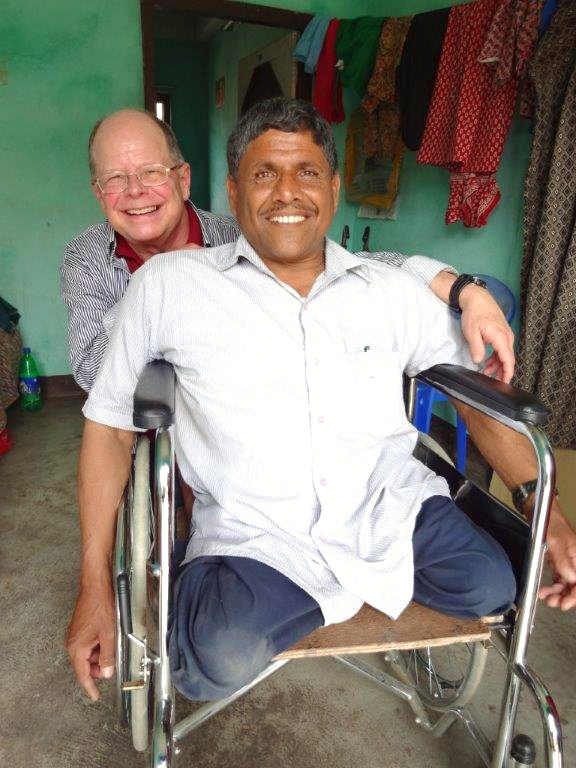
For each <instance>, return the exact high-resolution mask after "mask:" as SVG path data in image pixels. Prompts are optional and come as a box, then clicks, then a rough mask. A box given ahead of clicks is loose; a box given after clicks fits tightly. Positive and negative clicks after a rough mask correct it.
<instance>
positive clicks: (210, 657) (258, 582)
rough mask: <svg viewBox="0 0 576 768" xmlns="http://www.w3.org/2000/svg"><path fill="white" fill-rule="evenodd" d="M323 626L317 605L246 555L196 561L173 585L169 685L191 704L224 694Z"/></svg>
mask: <svg viewBox="0 0 576 768" xmlns="http://www.w3.org/2000/svg"><path fill="white" fill-rule="evenodd" d="M323 623H324V618H323V616H322V611H321V610H320V608H319V606H318V603H317V602H316V601H315V600H314V599H313V598H312V597H310V595H308V594H307V593H306V592H305V591H304V590H303V589H301V588H300V587H298V586H297V585H296V584H294V583H293V582H292V581H290V579H288V578H287V577H286V576H283V575H282V574H281V573H279V572H278V571H276V570H275V569H274V568H270V567H269V566H267V565H264V564H263V563H259V562H258V561H257V560H252V559H250V558H247V557H228V556H210V557H200V558H197V559H195V560H193V561H192V562H190V563H187V564H186V565H184V566H183V567H182V569H181V571H180V575H179V576H178V578H177V580H176V583H175V585H174V602H173V611H172V616H171V626H170V640H169V651H170V667H171V670H172V679H173V681H174V685H175V686H176V687H177V688H178V690H179V691H180V692H181V693H182V694H184V696H187V697H188V698H189V699H194V700H199V701H209V700H214V699H221V698H224V697H225V696H229V695H230V694H231V693H233V692H234V691H236V690H238V689H239V688H241V687H242V686H243V685H245V684H246V683H248V682H250V681H251V680H253V679H254V677H256V675H258V674H259V673H260V672H261V671H262V670H263V669H265V667H266V666H267V665H268V663H269V662H270V661H271V659H272V658H273V657H274V656H275V655H276V654H277V653H280V652H281V651H283V650H285V649H286V648H289V647H290V646H291V645H293V644H294V643H296V642H297V641H298V640H299V639H300V638H302V637H304V636H305V635H307V634H308V633H309V632H312V630H314V629H316V628H317V627H319V626H322V624H323Z"/></svg>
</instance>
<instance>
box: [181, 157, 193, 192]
mask: <svg viewBox="0 0 576 768" xmlns="http://www.w3.org/2000/svg"><path fill="white" fill-rule="evenodd" d="M191 175H192V174H191V171H190V166H189V164H188V163H184V164H183V165H181V166H180V168H178V180H179V183H180V191H181V192H182V199H183V200H188V198H189V197H190V179H191Z"/></svg>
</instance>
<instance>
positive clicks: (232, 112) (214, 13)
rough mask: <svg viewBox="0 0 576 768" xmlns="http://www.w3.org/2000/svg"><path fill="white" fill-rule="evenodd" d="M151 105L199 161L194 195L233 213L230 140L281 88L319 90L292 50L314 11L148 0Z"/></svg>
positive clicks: (286, 91) (212, 0)
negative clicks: (242, 119)
mask: <svg viewBox="0 0 576 768" xmlns="http://www.w3.org/2000/svg"><path fill="white" fill-rule="evenodd" d="M141 14H142V40H143V61H144V88H145V103H146V108H147V109H149V110H151V111H153V112H154V113H155V114H157V115H158V117H160V118H161V119H163V120H165V121H166V122H168V123H169V124H170V125H171V126H172V128H173V130H174V132H175V134H176V136H177V138H178V140H179V143H180V145H181V148H182V151H183V154H184V157H185V158H186V160H187V161H188V162H189V163H190V165H191V168H192V184H191V193H190V196H191V199H192V200H193V202H194V203H195V204H196V205H197V206H199V207H200V208H204V209H207V210H210V211H212V212H214V213H220V214H225V213H228V203H227V199H226V191H225V180H226V173H227V170H226V142H227V139H228V136H229V134H230V131H231V130H232V129H233V127H234V125H235V124H236V121H237V120H238V117H239V116H240V115H241V114H242V113H243V112H244V111H246V109H247V108H249V107H250V106H251V105H252V104H254V103H256V102H257V101H260V100H262V99H263V98H268V97H270V96H274V95H285V96H289V97H295V96H296V97H299V98H307V99H310V98H311V78H310V76H308V75H306V74H305V73H304V70H303V67H302V65H301V64H298V63H297V62H296V61H295V60H294V59H293V56H292V52H293V49H294V46H295V45H296V42H297V40H298V35H299V32H301V31H302V30H303V29H304V28H305V26H306V25H307V24H308V22H309V21H310V19H311V18H312V17H311V16H310V15H309V14H304V13H294V12H292V11H287V10H282V9H278V8H268V7H266V6H259V5H248V4H245V3H235V2H229V0H155V2H154V3H152V2H149V0H141Z"/></svg>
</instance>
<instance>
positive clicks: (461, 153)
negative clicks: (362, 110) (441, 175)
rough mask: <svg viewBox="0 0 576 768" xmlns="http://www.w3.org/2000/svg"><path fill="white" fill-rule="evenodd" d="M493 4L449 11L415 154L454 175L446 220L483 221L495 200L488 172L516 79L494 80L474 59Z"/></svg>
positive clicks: (481, 1)
mask: <svg viewBox="0 0 576 768" xmlns="http://www.w3.org/2000/svg"><path fill="white" fill-rule="evenodd" d="M499 6H500V2H499V0H477V2H474V3H469V4H467V5H460V6H454V7H453V8H452V9H451V10H450V16H449V19H448V26H447V29H446V35H445V38H444V44H443V46H442V54H441V57H440V64H439V66H438V76H437V78H436V84H435V87H434V93H433V96H432V103H431V105H430V111H429V113H428V118H427V121H426V128H425V131H424V136H423V139H422V146H421V147H420V151H419V153H418V161H419V162H420V163H426V164H428V165H438V166H441V167H443V168H446V169H447V170H448V171H450V172H451V173H456V174H459V177H458V178H456V179H453V180H452V184H451V190H450V199H449V203H448V210H447V212H446V223H452V222H454V221H460V220H462V221H464V224H465V225H466V226H477V227H479V226H484V224H486V222H487V220H488V215H489V213H490V212H491V211H492V210H494V208H495V207H496V205H497V204H498V201H499V199H500V192H499V190H498V185H497V183H496V180H495V178H490V176H489V175H490V174H494V173H495V172H496V170H497V169H498V165H499V163H500V158H501V156H502V151H503V148H504V142H505V140H506V136H507V134H508V130H509V128H510V123H511V122H512V115H513V112H514V103H515V98H516V91H517V83H518V81H517V78H516V77H512V78H511V79H509V80H508V81H507V82H505V83H504V84H502V85H496V83H495V82H494V77H493V71H492V69H491V67H490V66H488V65H486V64H482V63H480V62H479V61H478V57H479V55H480V52H481V50H482V47H483V45H484V41H485V40H486V35H487V33H488V31H489V29H490V26H491V23H492V19H493V18H494V14H495V12H496V10H497V8H498V7H499ZM460 174H465V176H464V177H461V176H460ZM474 175H479V176H480V178H479V179H477V180H475V179H474ZM467 222H468V223H467Z"/></svg>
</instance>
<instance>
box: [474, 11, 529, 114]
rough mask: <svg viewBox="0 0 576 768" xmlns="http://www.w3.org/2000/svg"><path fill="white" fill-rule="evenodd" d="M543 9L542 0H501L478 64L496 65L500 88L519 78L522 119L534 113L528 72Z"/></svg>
mask: <svg viewBox="0 0 576 768" xmlns="http://www.w3.org/2000/svg"><path fill="white" fill-rule="evenodd" d="M542 6H543V3H542V2H540V0H500V4H499V6H498V8H497V9H496V13H495V14H494V18H493V19H492V23H491V24H490V28H489V30H488V34H487V35H486V39H485V41H484V45H483V46H482V50H481V51H480V55H479V57H478V61H480V62H482V63H483V64H490V65H491V66H492V70H493V73H494V75H493V77H494V83H495V84H496V85H497V86H501V85H504V84H505V83H507V82H508V81H509V80H510V79H512V78H514V77H516V78H518V80H519V81H520V114H521V115H522V117H530V116H531V115H532V111H533V94H532V91H531V88H530V85H529V80H528V78H527V77H526V70H527V67H528V62H529V61H530V59H531V58H532V54H533V53H534V48H535V47H536V43H537V42H538V24H539V21H540V15H541V12H542Z"/></svg>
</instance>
